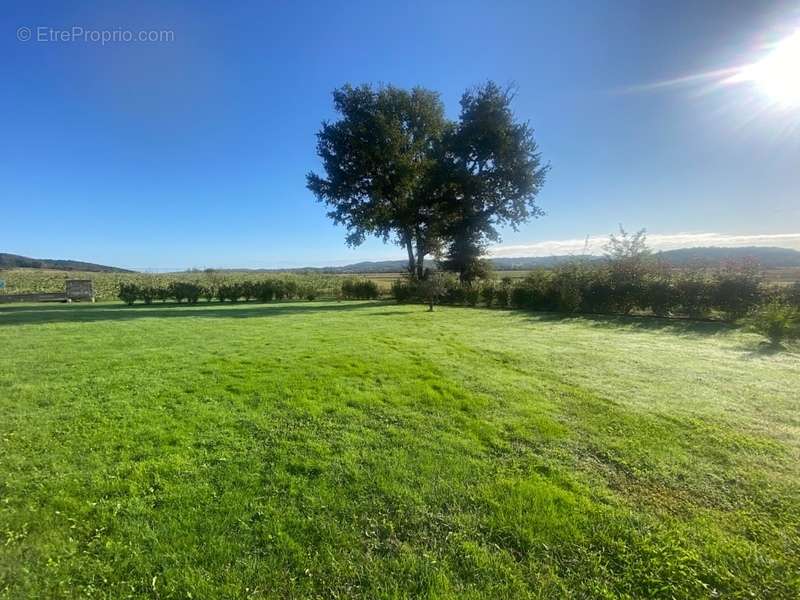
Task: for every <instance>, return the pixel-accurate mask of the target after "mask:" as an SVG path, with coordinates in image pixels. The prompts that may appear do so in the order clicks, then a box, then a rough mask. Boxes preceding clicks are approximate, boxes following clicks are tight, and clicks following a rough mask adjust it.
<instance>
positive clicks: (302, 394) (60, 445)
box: [0, 302, 800, 599]
mask: <svg viewBox="0 0 800 600" xmlns="http://www.w3.org/2000/svg"><path fill="white" fill-rule="evenodd" d="M798 390H800V356H798V354H797V353H796V352H793V351H773V350H771V349H770V348H768V347H766V346H763V345H762V344H761V342H760V339H759V338H758V337H757V336H754V335H751V334H747V333H742V332H741V331H740V330H737V329H733V328H729V327H726V326H724V325H721V324H714V323H703V324H699V323H691V322H685V321H684V322H680V321H665V320H659V319H635V318H628V319H626V318H616V319H610V318H609V319H600V318H597V319H591V318H570V319H557V318H554V317H552V316H546V315H538V316H537V315H531V314H525V313H518V312H511V311H499V310H486V309H469V308H440V309H437V310H436V311H435V312H433V313H428V312H426V311H425V309H424V308H423V307H420V306H398V305H395V304H392V303H382V302H352V303H339V304H337V303H334V302H329V303H328V302H313V303H286V304H267V305H257V304H237V305H230V304H227V305H219V304H211V305H203V304H199V305H196V306H187V305H180V306H159V305H153V306H135V307H133V308H128V307H124V306H122V305H117V304H108V305H104V304H98V305H71V306H68V305H46V306H31V305H18V306H2V307H0V597H5V598H13V599H17V598H61V597H65V598H67V597H88V598H114V599H117V598H129V597H135V598H195V599H200V598H203V599H205V598H220V599H223V598H225V599H227V598H352V597H362V598H401V597H414V598H421V597H431V598H524V597H533V598H563V597H576V598H616V597H635V598H641V597H661V598H714V597H723V598H795V597H798V595H800V463H799V461H798V458H800V415H799V414H798V405H800V394H798Z"/></svg>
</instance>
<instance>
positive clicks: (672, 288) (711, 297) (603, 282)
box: [392, 265, 800, 321]
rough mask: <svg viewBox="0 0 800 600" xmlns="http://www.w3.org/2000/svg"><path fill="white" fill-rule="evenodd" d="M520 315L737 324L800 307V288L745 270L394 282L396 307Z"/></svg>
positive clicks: (572, 268)
mask: <svg viewBox="0 0 800 600" xmlns="http://www.w3.org/2000/svg"><path fill="white" fill-rule="evenodd" d="M432 294H433V295H434V296H435V301H436V302H438V303H441V304H453V305H467V306H476V305H478V304H482V305H484V306H494V307H499V308H521V309H527V310H535V311H549V312H561V313H588V314H623V315H626V314H631V313H632V312H638V313H645V314H654V315H658V316H688V317H692V318H708V317H711V316H714V317H718V318H722V319H724V320H729V321H734V320H737V319H739V318H741V317H744V316H745V315H747V314H748V313H750V312H751V311H752V310H753V309H754V308H755V307H757V306H760V305H762V304H764V303H767V302H769V301H771V300H773V299H775V298H780V299H781V300H782V301H784V302H786V303H787V304H790V305H794V306H798V305H800V284H795V285H794V286H790V287H787V288H784V289H778V288H775V287H767V286H765V285H763V284H762V282H761V279H760V276H759V275H758V273H757V272H756V271H754V270H753V269H750V268H726V269H721V270H718V271H715V272H710V273H709V272H701V271H696V272H689V273H672V272H653V273H645V274H637V275H635V276H631V277H625V276H620V274H618V273H614V272H613V271H610V270H608V269H602V268H593V269H592V268H586V267H582V266H580V265H569V266H565V267H561V268H557V269H551V270H545V269H542V270H539V271H535V272H533V273H531V274H529V275H528V276H527V277H525V278H524V279H522V280H517V281H512V280H511V279H508V278H506V279H504V280H502V281H500V282H496V281H485V282H482V283H480V284H475V285H472V286H465V285H462V284H459V283H458V281H457V280H455V279H454V278H443V279H442V281H441V282H440V283H439V284H435V285H433V288H432V284H431V283H430V282H414V281H409V280H402V281H397V282H395V283H394V285H393V286H392V295H393V296H394V297H395V298H396V299H397V300H398V301H399V302H429V301H430V299H431V295H432Z"/></svg>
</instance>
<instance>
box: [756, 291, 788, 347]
mask: <svg viewBox="0 0 800 600" xmlns="http://www.w3.org/2000/svg"><path fill="white" fill-rule="evenodd" d="M747 325H748V327H749V328H750V330H751V331H755V332H756V333H760V334H761V335H763V336H765V337H766V338H767V339H769V341H770V342H771V343H773V344H776V345H777V344H780V343H781V342H782V341H784V340H792V339H798V338H800V309H798V308H797V307H794V306H792V305H791V304H788V303H786V302H782V301H780V300H772V301H771V302H768V303H766V304H763V305H761V306H760V307H758V308H757V309H755V310H754V311H752V313H751V315H750V317H749V319H748V320H747Z"/></svg>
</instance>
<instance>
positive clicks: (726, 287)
mask: <svg viewBox="0 0 800 600" xmlns="http://www.w3.org/2000/svg"><path fill="white" fill-rule="evenodd" d="M760 288H761V281H760V277H759V276H758V272H757V271H756V269H755V268H753V267H752V265H749V264H743V265H729V266H728V267H726V268H725V269H723V270H722V271H719V272H718V273H717V275H716V277H715V281H714V286H713V290H712V292H711V303H712V305H713V307H714V308H715V309H717V310H719V311H720V312H722V314H723V315H725V317H726V318H727V319H728V320H730V321H735V320H736V319H739V318H741V317H743V316H745V315H746V314H747V312H748V311H749V310H750V309H751V308H752V307H753V306H755V305H757V304H758V303H759V301H760V300H761V299H762V298H761V289H760Z"/></svg>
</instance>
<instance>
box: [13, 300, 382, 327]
mask: <svg viewBox="0 0 800 600" xmlns="http://www.w3.org/2000/svg"><path fill="white" fill-rule="evenodd" d="M386 305H387V302H385V301H374V302H359V301H348V302H286V303H284V302H271V303H265V304H260V303H254V302H237V303H235V304H227V303H226V304H219V303H202V302H199V303H197V304H177V303H166V304H161V303H159V304H149V305H147V304H135V305H133V306H127V305H125V304H57V305H50V304H48V305H30V304H28V305H25V306H0V327H2V326H4V325H37V324H46V323H92V322H97V321H129V320H133V319H161V318H165V319H170V318H195V319H196V318H201V319H202V318H224V319H245V318H253V317H279V316H285V315H306V314H309V315H310V314H313V313H322V312H345V311H352V310H359V309H364V308H374V307H379V306H386Z"/></svg>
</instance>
